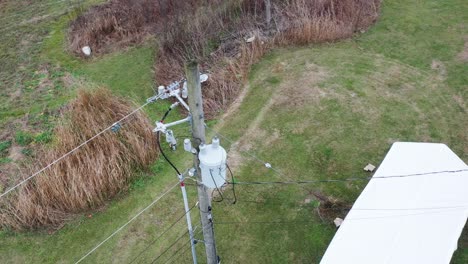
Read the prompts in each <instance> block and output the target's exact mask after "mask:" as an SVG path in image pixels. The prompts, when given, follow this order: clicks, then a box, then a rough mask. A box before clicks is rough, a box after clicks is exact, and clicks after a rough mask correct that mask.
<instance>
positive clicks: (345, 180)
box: [230, 169, 468, 185]
mask: <svg viewBox="0 0 468 264" xmlns="http://www.w3.org/2000/svg"><path fill="white" fill-rule="evenodd" d="M460 172H468V169H463V170H445V171H432V172H424V173H414V174H402V175H388V176H378V177H372V176H371V177H352V178H345V179H325V180H299V181H251V182H242V181H238V182H236V183H235V184H237V185H262V184H269V185H271V184H310V183H335V182H350V181H367V180H374V179H375V180H377V179H392V178H406V177H419V176H427V175H434V174H442V173H460ZM230 184H232V183H230Z"/></svg>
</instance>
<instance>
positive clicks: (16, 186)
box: [0, 97, 158, 198]
mask: <svg viewBox="0 0 468 264" xmlns="http://www.w3.org/2000/svg"><path fill="white" fill-rule="evenodd" d="M156 98H158V97H156ZM150 103H152V101H147V102H146V103H145V104H143V105H141V106H140V107H138V108H137V109H135V110H133V111H132V112H131V113H130V114H128V115H126V116H124V117H123V118H121V119H120V120H118V121H117V122H115V123H113V124H112V125H110V126H108V127H107V128H105V129H104V130H102V131H101V132H99V133H97V134H96V135H94V136H92V137H91V138H89V139H88V140H86V141H84V142H83V143H81V144H80V145H78V146H77V147H75V148H74V149H72V150H70V151H69V152H67V153H65V154H64V155H63V156H61V157H60V158H58V159H56V160H54V161H53V162H51V163H49V165H47V166H45V167H43V168H42V169H40V170H39V171H37V172H35V173H34V174H32V175H31V176H29V177H27V178H26V179H24V180H22V181H20V182H19V183H18V184H16V185H15V186H13V187H11V188H10V189H8V190H7V191H6V192H4V193H2V194H1V195H0V198H2V197H3V196H5V195H7V194H8V193H10V192H11V191H13V190H14V189H16V188H18V187H19V186H21V185H22V184H24V183H26V182H27V181H29V180H31V179H32V178H34V177H36V176H37V175H39V174H40V173H42V172H43V171H45V170H47V169H48V168H50V167H51V166H53V165H54V164H56V163H58V162H59V161H61V160H63V159H64V158H66V157H68V156H69V155H71V154H73V153H74V152H75V151H77V150H78V149H80V148H81V147H83V146H84V145H86V144H88V143H89V142H91V141H92V140H94V139H95V138H97V137H99V136H100V135H102V134H104V133H105V132H107V131H108V130H111V129H113V128H114V127H115V126H116V125H119V124H120V123H121V122H123V121H124V120H126V119H127V118H129V117H130V116H132V115H134V114H135V113H137V112H138V111H140V110H141V109H143V108H144V107H145V106H147V105H148V104H150Z"/></svg>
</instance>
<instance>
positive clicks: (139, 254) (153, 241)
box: [129, 204, 197, 264]
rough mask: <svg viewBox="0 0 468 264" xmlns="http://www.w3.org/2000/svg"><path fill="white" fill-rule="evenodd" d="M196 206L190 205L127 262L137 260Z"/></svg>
mask: <svg viewBox="0 0 468 264" xmlns="http://www.w3.org/2000/svg"><path fill="white" fill-rule="evenodd" d="M196 206H197V204H194V205H193V206H192V207H190V208H189V210H188V211H187V212H185V213H184V214H183V215H181V216H180V217H179V218H177V220H176V221H175V222H174V223H172V225H170V226H169V227H168V228H167V229H166V230H164V231H163V232H162V233H161V234H160V235H159V236H158V237H157V238H155V239H153V240H152V241H151V242H149V243H148V245H147V246H146V247H145V248H144V249H143V250H142V251H140V253H138V254H137V256H136V257H134V258H133V259H132V260H131V261H130V262H129V264H131V263H133V262H135V260H137V259H138V258H139V257H140V256H141V255H143V253H145V252H146V251H147V250H148V248H149V247H151V246H152V245H154V243H156V241H158V240H159V239H161V238H162V237H163V236H164V235H165V234H166V233H167V232H169V231H170V230H171V229H172V228H173V227H174V226H175V225H176V224H177V223H179V222H180V220H182V219H183V218H184V217H185V216H186V215H187V214H188V213H189V212H190V211H192V209H193V208H195V207H196Z"/></svg>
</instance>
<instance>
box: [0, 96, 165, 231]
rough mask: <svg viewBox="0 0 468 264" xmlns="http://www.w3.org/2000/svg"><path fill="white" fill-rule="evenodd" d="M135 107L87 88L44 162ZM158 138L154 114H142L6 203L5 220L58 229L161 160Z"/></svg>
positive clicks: (0, 217) (1, 218) (15, 225)
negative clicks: (153, 126)
mask: <svg viewBox="0 0 468 264" xmlns="http://www.w3.org/2000/svg"><path fill="white" fill-rule="evenodd" d="M132 109H133V106H132V105H130V104H128V102H127V101H124V100H123V99H120V98H117V97H114V96H112V95H111V94H110V92H109V91H108V90H105V89H98V90H96V91H93V92H90V91H81V92H80V93H79V96H78V98H77V99H76V100H75V101H73V102H72V103H71V104H70V105H69V107H68V109H67V110H66V111H65V113H64V120H67V122H65V123H64V124H63V125H61V126H59V127H58V128H57V129H56V131H55V134H56V136H57V139H58V141H57V142H56V144H55V145H54V146H53V147H52V148H51V149H47V150H44V151H43V155H41V156H40V157H39V160H40V162H39V164H40V165H38V166H35V167H34V168H32V169H31V172H34V171H37V170H38V169H40V168H41V167H42V166H45V165H46V164H49V163H50V162H51V161H53V160H55V159H56V158H58V157H60V156H61V155H63V154H64V153H66V152H68V151H69V150H71V149H73V148H74V147H76V146H77V145H79V144H80V143H81V142H83V141H85V140H86V139H88V138H90V137H92V136H93V135H95V134H96V133H98V132H99V131H101V130H102V129H104V128H105V127H106V126H107V125H108V124H109V123H111V122H113V121H115V120H118V119H120V118H122V117H123V116H125V115H126V114H128V113H129V112H131V111H132ZM156 157H157V151H156V148H155V137H154V135H153V134H152V132H151V124H150V122H149V120H148V118H147V117H146V116H145V115H144V114H142V113H137V114H136V115H134V116H133V117H132V118H131V119H129V120H128V121H126V122H125V123H124V124H123V128H122V129H121V130H120V131H119V132H117V133H114V132H111V131H109V132H106V133H104V134H103V135H101V136H100V137H98V138H96V139H95V140H93V141H91V142H90V143H89V144H87V145H85V146H84V147H83V148H81V149H80V150H78V151H76V152H75V153H74V154H72V155H70V156H69V157H68V158H66V159H64V160H62V161H60V162H59V163H57V164H55V165H54V166H52V167H51V168H50V169H48V170H46V171H45V172H44V173H43V174H41V175H39V176H38V177H36V178H34V179H33V180H31V181H29V182H28V183H27V184H25V185H24V186H23V187H22V188H20V189H19V191H18V192H16V193H15V194H14V195H12V196H10V197H9V199H8V201H6V202H4V203H3V204H2V205H1V212H0V223H1V225H2V226H3V227H4V228H11V229H15V230H24V229H37V228H43V227H49V228H57V227H60V226H61V225H62V224H63V223H64V221H65V220H66V219H68V218H70V217H72V216H73V215H74V214H78V213H82V212H85V211H87V210H90V209H95V208H97V207H99V206H102V205H103V204H105V202H106V201H108V200H109V199H110V198H112V197H114V196H115V195H116V194H118V193H119V192H122V191H124V190H125V189H126V188H127V187H128V184H129V181H130V179H131V178H132V177H133V176H134V175H135V173H134V172H135V170H142V169H145V168H147V166H148V165H149V164H150V163H151V162H153V161H154V160H155V158H156Z"/></svg>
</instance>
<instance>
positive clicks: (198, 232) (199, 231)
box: [164, 226, 203, 264]
mask: <svg viewBox="0 0 468 264" xmlns="http://www.w3.org/2000/svg"><path fill="white" fill-rule="evenodd" d="M197 227H200V226H197ZM202 231H203V228H200V230H198V231H197V233H196V234H195V235H198V234H200V233H201V232H202ZM190 242H191V240H189V241H187V242H186V243H184V244H183V245H182V247H180V248H179V249H177V250H176V252H175V253H174V254H172V256H170V257H169V258H168V259H167V260H166V262H164V264H166V263H168V262H169V260H171V259H172V258H173V257H175V256H176V255H177V254H178V253H179V252H180V250H182V249H183V248H184V246H185V247H186V245H190ZM190 248H191V247H188V248H187V247H186V249H185V250H184V251H182V252H181V253H180V254H179V257H180V256H181V255H182V254H184V253H185V252H187V250H188V249H190ZM179 257H177V258H176V259H179ZM175 263H177V262H175Z"/></svg>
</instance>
